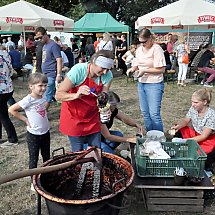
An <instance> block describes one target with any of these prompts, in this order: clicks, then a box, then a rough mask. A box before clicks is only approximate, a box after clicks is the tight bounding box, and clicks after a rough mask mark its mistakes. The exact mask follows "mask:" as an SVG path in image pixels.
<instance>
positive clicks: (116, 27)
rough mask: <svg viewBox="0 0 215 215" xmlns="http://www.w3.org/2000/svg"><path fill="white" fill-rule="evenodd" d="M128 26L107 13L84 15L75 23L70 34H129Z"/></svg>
mask: <svg viewBox="0 0 215 215" xmlns="http://www.w3.org/2000/svg"><path fill="white" fill-rule="evenodd" d="M129 31H130V28H129V26H128V25H124V24H122V23H120V22H118V21H117V20H115V19H114V18H113V17H112V16H111V15H110V14H109V13H86V14H85V15H84V16H83V17H82V18H81V19H80V20H78V21H77V22H75V28H74V29H73V30H72V32H78V33H80V32H81V33H86V32H88V33H99V32H126V33H127V32H129Z"/></svg>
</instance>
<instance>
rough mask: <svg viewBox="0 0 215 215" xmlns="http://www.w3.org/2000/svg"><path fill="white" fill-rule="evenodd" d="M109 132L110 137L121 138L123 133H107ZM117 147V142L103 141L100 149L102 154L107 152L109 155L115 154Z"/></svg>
mask: <svg viewBox="0 0 215 215" xmlns="http://www.w3.org/2000/svg"><path fill="white" fill-rule="evenodd" d="M109 132H110V134H112V135H116V136H119V137H123V133H122V132H120V131H109ZM119 145H120V143H119V142H111V141H109V140H107V139H105V141H104V142H101V149H102V151H103V152H108V153H111V154H115V149H116V147H118V146H119Z"/></svg>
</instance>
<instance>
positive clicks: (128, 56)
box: [122, 45, 137, 69]
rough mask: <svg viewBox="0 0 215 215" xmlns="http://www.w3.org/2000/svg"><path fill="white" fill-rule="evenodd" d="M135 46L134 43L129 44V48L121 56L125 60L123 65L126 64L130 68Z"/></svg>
mask: <svg viewBox="0 0 215 215" xmlns="http://www.w3.org/2000/svg"><path fill="white" fill-rule="evenodd" d="M136 48H137V46H136V45H131V47H130V50H129V51H127V52H126V53H125V54H124V55H123V56H122V59H123V60H124V61H125V65H126V66H127V69H129V68H131V66H132V61H133V60H134V58H135V51H136Z"/></svg>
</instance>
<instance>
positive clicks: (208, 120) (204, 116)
mask: <svg viewBox="0 0 215 215" xmlns="http://www.w3.org/2000/svg"><path fill="white" fill-rule="evenodd" d="M211 98H212V97H211V91H209V90H208V89H200V90H198V91H196V92H194V93H193V95H192V99H191V101H192V106H191V107H190V109H189V111H188V113H187V115H186V117H185V118H184V119H182V120H180V121H179V122H178V123H177V124H176V125H175V126H173V127H172V129H175V130H176V132H177V131H179V132H180V134H181V136H182V137H183V138H184V139H192V140H196V141H197V142H198V143H199V145H200V146H201V148H202V149H203V150H204V152H205V153H206V154H207V160H206V163H205V167H206V169H211V166H212V164H213V163H214V162H215V110H213V109H212V108H210V107H209V104H210V101H211ZM189 123H191V125H192V128H191V127H188V124H189Z"/></svg>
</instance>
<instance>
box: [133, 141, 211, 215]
mask: <svg viewBox="0 0 215 215" xmlns="http://www.w3.org/2000/svg"><path fill="white" fill-rule="evenodd" d="M130 150H131V159H132V166H133V168H134V172H135V177H134V182H133V186H134V187H135V188H136V189H141V194H142V198H143V206H144V207H145V208H147V210H148V211H175V212H180V211H184V212H185V211H186V212H188V211H189V212H202V211H203V209H204V198H203V194H204V191H206V190H213V189H214V186H213V184H212V183H211V181H210V179H209V178H208V176H207V175H206V174H205V177H204V179H203V181H202V182H201V183H200V184H199V185H198V186H197V185H195V186H194V185H186V184H185V185H183V186H176V185H175V183H174V179H173V178H171V177H166V178H164V177H138V176H137V170H136V161H135V156H134V144H130Z"/></svg>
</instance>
